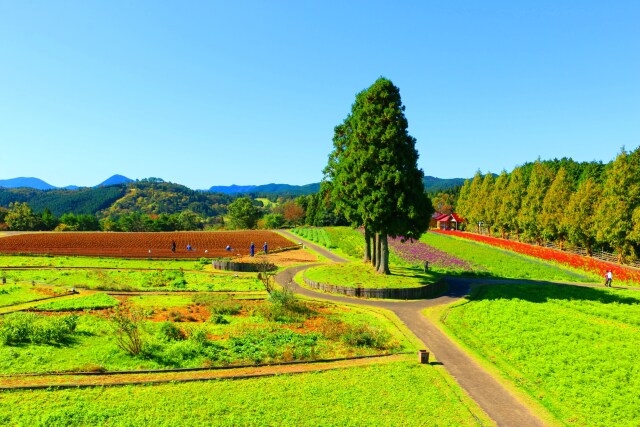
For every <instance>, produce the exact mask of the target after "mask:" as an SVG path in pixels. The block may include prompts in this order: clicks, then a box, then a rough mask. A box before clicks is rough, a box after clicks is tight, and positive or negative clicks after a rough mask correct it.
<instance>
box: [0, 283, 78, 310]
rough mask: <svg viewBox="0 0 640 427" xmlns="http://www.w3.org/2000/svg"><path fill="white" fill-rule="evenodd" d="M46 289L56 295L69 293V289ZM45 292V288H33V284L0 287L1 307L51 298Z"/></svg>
mask: <svg viewBox="0 0 640 427" xmlns="http://www.w3.org/2000/svg"><path fill="white" fill-rule="evenodd" d="M46 289H47V291H49V292H51V293H54V294H55V293H60V294H64V293H66V292H68V289H63V288H55V287H47V288H46ZM43 291H44V289H43V288H41V287H39V286H38V287H36V286H32V285H31V284H28V285H27V284H6V285H0V307H8V306H11V305H15V304H21V303H24V302H29V301H34V300H38V299H42V298H47V297H49V296H51V295H49V294H47V293H45V292H43Z"/></svg>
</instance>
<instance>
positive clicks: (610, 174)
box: [597, 147, 640, 262]
mask: <svg viewBox="0 0 640 427" xmlns="http://www.w3.org/2000/svg"><path fill="white" fill-rule="evenodd" d="M605 174H606V179H605V181H604V184H603V187H602V201H601V203H600V206H599V211H598V219H597V223H598V234H597V237H598V240H601V241H604V242H606V243H608V244H610V245H611V246H612V247H613V248H614V249H615V250H616V252H617V253H618V261H619V262H621V261H622V259H623V256H624V255H625V254H626V253H628V252H629V251H630V250H631V244H632V241H631V240H630V237H632V234H631V233H632V230H633V211H634V209H635V208H637V207H638V206H640V147H638V148H636V149H635V151H633V152H631V153H629V154H627V152H625V151H624V150H622V152H621V153H620V154H619V155H618V157H616V159H615V160H614V161H613V163H612V164H611V165H609V167H608V168H607V170H606V172H605Z"/></svg>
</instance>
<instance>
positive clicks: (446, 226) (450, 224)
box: [430, 212, 466, 230]
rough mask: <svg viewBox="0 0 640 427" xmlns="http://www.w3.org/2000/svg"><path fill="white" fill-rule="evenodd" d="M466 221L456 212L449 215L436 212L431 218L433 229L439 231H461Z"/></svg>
mask: <svg viewBox="0 0 640 427" xmlns="http://www.w3.org/2000/svg"><path fill="white" fill-rule="evenodd" d="M465 222H466V221H465V220H464V218H462V217H461V216H460V215H458V214H456V213H455V212H454V213H452V214H450V215H448V214H443V213H440V212H436V213H434V214H433V215H432V216H431V223H430V227H431V228H437V229H439V230H460V226H461V225H462V224H463V223H465Z"/></svg>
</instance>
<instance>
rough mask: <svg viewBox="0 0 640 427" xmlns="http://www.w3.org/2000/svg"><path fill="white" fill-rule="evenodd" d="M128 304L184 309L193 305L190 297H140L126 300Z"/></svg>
mask: <svg viewBox="0 0 640 427" xmlns="http://www.w3.org/2000/svg"><path fill="white" fill-rule="evenodd" d="M127 302H128V303H129V304H133V305H136V306H138V307H144V308H163V307H167V308H168V307H186V306H188V305H191V304H193V297H192V296H191V295H141V296H135V297H131V298H129V299H128V300H127Z"/></svg>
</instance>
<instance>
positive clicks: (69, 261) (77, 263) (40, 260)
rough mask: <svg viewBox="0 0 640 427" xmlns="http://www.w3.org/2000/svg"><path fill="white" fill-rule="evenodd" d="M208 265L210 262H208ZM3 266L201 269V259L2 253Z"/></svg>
mask: <svg viewBox="0 0 640 427" xmlns="http://www.w3.org/2000/svg"><path fill="white" fill-rule="evenodd" d="M207 265H208V262H207ZM3 267H87V268H136V269H174V270H178V269H183V270H201V269H202V268H203V263H202V262H200V260H192V259H191V260H186V259H185V260H160V259H151V260H148V259H144V260H142V259H123V258H101V257H86V256H57V255H56V256H50V255H40V256H38V255H29V256H26V255H0V270H2V268H3Z"/></svg>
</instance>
